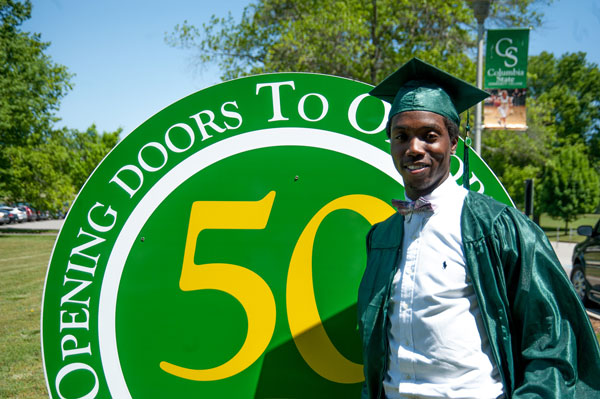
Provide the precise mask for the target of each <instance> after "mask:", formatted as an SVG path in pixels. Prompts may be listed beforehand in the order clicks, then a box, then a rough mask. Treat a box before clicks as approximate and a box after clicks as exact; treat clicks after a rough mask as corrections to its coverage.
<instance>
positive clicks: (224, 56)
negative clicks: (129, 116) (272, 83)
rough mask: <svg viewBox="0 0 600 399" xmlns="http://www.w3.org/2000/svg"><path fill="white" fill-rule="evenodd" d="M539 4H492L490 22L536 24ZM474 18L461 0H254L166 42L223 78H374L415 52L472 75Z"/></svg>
mask: <svg viewBox="0 0 600 399" xmlns="http://www.w3.org/2000/svg"><path fill="white" fill-rule="evenodd" d="M539 2H540V1H537V0H509V1H503V2H495V3H494V4H493V6H492V11H491V14H492V15H491V17H490V21H491V22H492V23H497V24H502V25H508V26H529V25H533V26H537V25H539V24H540V23H541V15H539V14H538V13H536V12H535V11H534V10H533V7H532V5H534V4H535V3H539ZM474 21H475V20H474V17H473V12H472V10H471V8H470V6H469V4H467V2H466V1H464V0H452V1H448V0H430V1H427V2H426V3H420V2H415V1H410V0H396V1H391V0H346V1H336V0H302V1H298V0H257V1H256V3H253V4H250V5H249V6H247V7H246V8H245V9H244V12H243V16H242V18H241V21H240V22H239V23H236V22H235V21H234V19H233V17H232V16H231V14H229V16H228V17H227V18H223V17H217V16H214V15H213V16H212V17H211V20H210V22H209V23H208V24H203V25H202V27H201V28H197V27H195V26H194V25H192V24H190V23H188V22H187V21H186V22H184V23H183V24H181V25H177V26H176V27H175V30H174V32H173V33H172V34H171V35H169V36H167V43H169V44H170V45H172V46H175V47H183V48H195V49H197V53H198V54H199V57H198V58H199V61H200V63H201V64H205V63H211V62H216V63H218V65H219V66H220V68H221V70H222V71H223V75H222V77H223V78H224V79H231V78H235V77H238V76H241V75H246V74H255V73H263V72H284V71H307V72H319V73H327V74H333V75H338V76H343V77H347V78H351V79H357V80H360V81H364V82H367V83H375V82H377V81H380V80H382V79H383V78H384V77H385V76H387V75H388V74H389V73H391V72H392V71H394V70H395V69H396V68H397V67H398V66H399V65H401V64H402V63H404V62H406V61H407V60H408V59H409V58H411V57H413V56H418V57H420V58H422V59H423V60H425V61H429V62H432V63H434V64H435V65H438V66H440V67H442V68H444V69H446V70H448V71H450V72H452V73H454V74H456V75H457V76H459V77H462V78H468V79H470V80H474V79H473V78H474V76H475V67H474V64H473V62H472V61H471V57H470V54H469V53H470V52H471V51H472V50H473V49H474V45H475V42H474V37H473V33H472V32H474V29H472V28H473V26H472V24H473V23H474Z"/></svg>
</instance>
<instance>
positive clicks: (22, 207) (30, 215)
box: [18, 205, 35, 222]
mask: <svg viewBox="0 0 600 399" xmlns="http://www.w3.org/2000/svg"><path fill="white" fill-rule="evenodd" d="M18 208H19V209H20V210H21V211H23V212H25V215H26V216H27V221H28V222H31V221H33V220H35V215H34V214H33V211H32V210H31V208H30V207H28V206H27V205H20V206H18Z"/></svg>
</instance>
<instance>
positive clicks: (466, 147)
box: [463, 110, 471, 190]
mask: <svg viewBox="0 0 600 399" xmlns="http://www.w3.org/2000/svg"><path fill="white" fill-rule="evenodd" d="M470 132H471V125H470V124H469V110H467V126H466V132H465V140H464V142H463V143H464V147H463V187H464V188H466V189H467V190H469V189H470V188H471V184H470V182H469V175H470V171H469V148H470V145H471V137H470V136H469V133H470Z"/></svg>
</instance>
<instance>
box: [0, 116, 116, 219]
mask: <svg viewBox="0 0 600 399" xmlns="http://www.w3.org/2000/svg"><path fill="white" fill-rule="evenodd" d="M119 133H120V130H118V131H116V132H112V133H104V134H99V133H98V132H97V130H96V127H95V126H91V127H90V128H89V129H88V130H87V131H85V132H80V131H77V130H68V129H63V130H61V131H55V132H53V136H52V137H51V138H50V139H48V140H46V141H45V142H43V143H40V144H38V145H35V146H9V147H7V148H6V149H5V153H4V155H3V156H4V158H5V159H6V160H7V161H8V164H9V165H10V166H9V167H8V168H0V181H1V182H2V183H0V192H2V193H3V194H4V197H5V198H6V199H7V200H8V201H9V202H16V201H27V202H30V203H31V204H32V205H33V206H34V207H35V208H39V209H47V210H51V211H56V210H63V208H64V206H65V203H67V202H70V201H72V200H73V198H74V197H75V194H76V193H77V192H78V191H79V190H80V189H81V186H83V184H84V183H85V181H86V180H87V178H88V176H89V175H90V174H91V173H92V172H93V170H94V169H95V168H96V166H97V165H98V163H100V161H101V160H102V159H103V158H104V156H105V155H106V154H108V152H109V151H110V150H111V149H112V147H114V146H115V145H116V143H117V141H118V139H119Z"/></svg>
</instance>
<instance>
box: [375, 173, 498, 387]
mask: <svg viewBox="0 0 600 399" xmlns="http://www.w3.org/2000/svg"><path fill="white" fill-rule="evenodd" d="M466 195H467V190H465V189H464V188H463V187H460V186H458V185H457V184H456V182H455V181H454V179H452V178H448V179H446V181H444V183H442V184H441V185H440V186H439V187H438V188H436V189H435V190H434V191H433V192H432V193H431V194H429V195H427V196H425V197H424V198H425V199H426V200H428V201H430V202H431V204H432V206H433V208H434V210H433V213H431V212H428V213H415V214H412V215H408V216H406V218H405V221H404V238H403V242H402V248H403V251H402V256H401V259H400V265H399V267H398V270H397V272H396V274H395V276H394V279H393V282H392V284H393V285H392V291H391V300H390V312H389V313H388V314H389V316H388V317H389V319H390V320H389V321H390V330H389V334H388V339H389V341H390V354H389V367H388V372H387V376H386V378H385V380H384V389H385V394H386V397H387V398H388V399H398V398H462V399H466V398H474V399H488V398H489V399H495V398H497V397H498V396H500V395H501V394H502V392H503V387H502V382H501V380H500V376H499V373H498V369H497V367H496V365H495V364H494V361H493V359H492V356H491V349H490V345H489V342H488V339H487V335H486V333H485V329H484V326H483V322H482V318H481V313H480V310H479V306H478V304H477V298H476V294H475V291H474V289H473V284H472V283H471V281H470V278H469V276H468V273H467V269H466V264H465V257H464V253H463V245H462V236H461V228H460V216H461V212H462V206H463V201H464V199H465V197H466Z"/></svg>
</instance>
